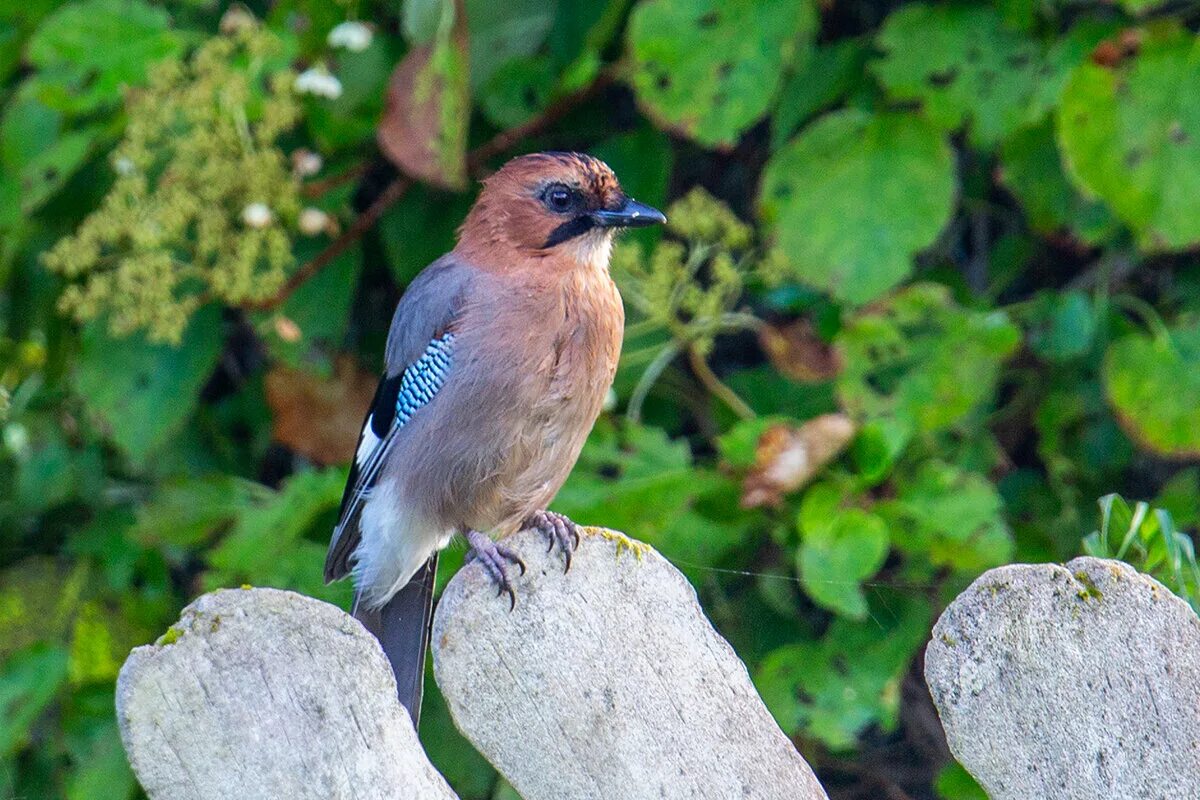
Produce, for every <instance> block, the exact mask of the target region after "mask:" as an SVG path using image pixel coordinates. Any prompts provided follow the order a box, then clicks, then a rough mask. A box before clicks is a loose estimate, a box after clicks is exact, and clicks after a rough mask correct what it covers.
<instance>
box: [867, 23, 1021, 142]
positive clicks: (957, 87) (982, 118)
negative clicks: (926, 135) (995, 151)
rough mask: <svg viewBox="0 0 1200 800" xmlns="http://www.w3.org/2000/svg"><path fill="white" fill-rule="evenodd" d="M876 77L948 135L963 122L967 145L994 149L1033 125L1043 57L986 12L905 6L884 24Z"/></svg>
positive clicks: (1015, 33)
mask: <svg viewBox="0 0 1200 800" xmlns="http://www.w3.org/2000/svg"><path fill="white" fill-rule="evenodd" d="M877 41H878V44H879V46H880V48H882V49H883V50H884V51H885V53H886V55H885V56H884V58H883V59H882V60H880V61H878V62H876V63H875V74H876V75H877V76H878V77H879V80H880V82H882V83H883V85H884V86H885V87H886V88H887V90H888V94H889V95H891V96H892V97H893V98H894V99H896V100H900V101H917V102H920V103H922V105H923V106H924V108H925V112H926V114H927V115H928V116H929V118H930V119H931V120H932V121H933V122H934V123H935V124H937V125H938V126H939V127H942V128H944V129H946V130H955V129H957V128H959V127H961V126H962V125H963V124H964V123H965V122H967V121H968V120H969V121H970V123H971V130H970V137H971V140H972V142H974V143H975V144H977V145H980V146H983V147H992V146H994V145H995V144H996V143H997V142H998V141H1000V139H1001V138H1003V137H1004V136H1006V135H1007V134H1009V133H1011V132H1012V131H1014V130H1016V129H1017V128H1019V127H1020V126H1021V125H1023V124H1025V123H1027V122H1029V121H1031V118H1032V117H1033V116H1034V114H1036V111H1037V105H1036V103H1035V95H1036V92H1037V87H1038V83H1039V80H1040V78H1041V77H1042V76H1041V74H1040V70H1041V68H1042V66H1043V59H1042V52H1041V50H1040V48H1039V47H1038V46H1037V44H1036V43H1035V42H1034V41H1033V40H1032V39H1030V38H1028V37H1027V36H1025V35H1024V34H1021V33H1019V32H1017V31H1014V30H1012V29H1010V28H1007V27H1005V25H1004V24H1003V23H1002V21H1001V19H1000V16H999V15H998V14H997V13H996V12H995V11H994V10H993V9H990V8H986V7H972V6H939V7H936V8H934V7H930V6H926V5H919V4H918V5H910V6H905V7H904V8H902V9H900V10H899V11H897V12H896V13H894V14H892V15H891V16H889V17H888V19H887V22H886V23H885V24H884V26H883V30H882V31H880V34H879V38H878V40H877Z"/></svg>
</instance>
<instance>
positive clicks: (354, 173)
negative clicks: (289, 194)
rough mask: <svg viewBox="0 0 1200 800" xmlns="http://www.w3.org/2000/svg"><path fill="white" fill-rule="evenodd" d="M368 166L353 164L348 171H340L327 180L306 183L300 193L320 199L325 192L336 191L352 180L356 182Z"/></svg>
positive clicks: (364, 163) (365, 164)
mask: <svg viewBox="0 0 1200 800" xmlns="http://www.w3.org/2000/svg"><path fill="white" fill-rule="evenodd" d="M368 166H369V165H368V164H367V162H365V161H364V162H363V163H361V164H355V165H354V166H352V167H350V168H349V169H345V170H342V171H341V172H339V173H338V174H336V175H330V176H329V177H327V178H321V179H320V180H319V181H313V182H312V183H306V184H304V187H303V189H302V190H301V191H302V192H303V194H304V196H305V197H309V198H312V197H320V196H321V195H323V194H325V193H326V192H328V191H331V190H333V189H336V188H337V187H339V186H341V185H343V184H346V183H349V182H350V181H353V180H358V179H359V178H361V177H362V175H363V174H364V173H365V172H366V171H367V167H368Z"/></svg>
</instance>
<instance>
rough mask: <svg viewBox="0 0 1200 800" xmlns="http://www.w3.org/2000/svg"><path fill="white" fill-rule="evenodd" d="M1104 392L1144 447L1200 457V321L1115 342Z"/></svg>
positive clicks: (1107, 359) (1106, 362) (1106, 366)
mask: <svg viewBox="0 0 1200 800" xmlns="http://www.w3.org/2000/svg"><path fill="white" fill-rule="evenodd" d="M1104 390H1105V394H1106V395H1107V396H1108V401H1109V403H1110V404H1111V405H1112V407H1113V410H1114V411H1115V412H1116V414H1117V418H1118V419H1119V420H1120V422H1121V427H1122V428H1124V429H1125V431H1126V432H1127V433H1128V434H1129V435H1130V436H1131V437H1133V438H1134V439H1135V440H1136V441H1137V442H1138V443H1139V444H1140V445H1141V446H1142V447H1144V448H1147V449H1149V450H1153V451H1155V452H1157V453H1160V454H1162V455H1166V456H1173V457H1195V456H1197V455H1200V324H1190V325H1187V326H1185V327H1179V328H1175V329H1173V330H1171V331H1170V334H1169V336H1166V335H1163V336H1158V337H1151V336H1149V335H1147V334H1142V333H1134V334H1130V335H1128V336H1125V337H1123V338H1121V339H1119V340H1117V341H1116V342H1114V343H1113V344H1112V345H1111V346H1110V347H1109V349H1108V354H1107V355H1106V356H1105V359H1104Z"/></svg>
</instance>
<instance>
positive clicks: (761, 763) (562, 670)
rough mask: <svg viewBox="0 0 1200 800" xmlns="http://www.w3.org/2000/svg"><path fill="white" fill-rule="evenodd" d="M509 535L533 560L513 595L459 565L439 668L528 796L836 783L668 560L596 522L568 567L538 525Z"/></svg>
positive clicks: (686, 792) (490, 750) (548, 798)
mask: <svg viewBox="0 0 1200 800" xmlns="http://www.w3.org/2000/svg"><path fill="white" fill-rule="evenodd" d="M626 541H628V540H626ZM506 544H508V545H510V546H512V547H514V548H515V549H517V550H518V551H519V552H520V554H521V556H522V557H523V558H524V559H525V562H526V564H527V565H528V568H529V570H528V573H527V574H526V575H524V576H523V577H520V578H519V579H517V580H516V581H515V586H516V593H517V605H516V609H515V610H514V611H512V612H511V613H510V611H509V602H508V598H507V597H497V595H496V587H495V585H494V584H493V583H492V582H491V581H490V580H489V579H488V578H487V577H486V576H485V574H484V573H483V570H482V568H481V567H480V566H479V565H477V564H476V565H468V566H467V567H466V568H464V569H463V570H462V571H461V572H459V574H458V575H456V576H455V577H454V579H453V580H451V581H450V583H449V585H448V586H447V587H446V590H445V592H444V593H443V595H442V599H441V601H440V603H439V605H438V609H437V611H436V613H435V617H434V630H433V652H434V671H435V675H436V677H437V681H438V686H439V687H440V688H441V690H442V693H443V694H444V695H445V697H446V699H447V701H448V702H449V705H450V710H451V713H452V714H453V716H454V721H455V723H456V724H457V725H458V727H459V728H460V729H461V730H462V731H463V732H464V733H465V734H466V736H467V738H469V739H470V740H471V741H472V742H473V743H474V744H475V746H476V747H477V748H479V750H480V752H482V753H483V754H484V755H485V756H487V758H488V760H489V761H491V762H492V764H494V765H495V766H496V768H497V769H498V770H499V771H500V772H501V773H502V774H503V775H504V776H505V778H507V779H508V780H509V782H510V783H512V785H513V787H514V788H515V789H516V790H517V791H518V792H519V793H520V794H521V796H522V797H523V798H525V800H561V799H562V798H571V799H572V800H588V799H589V798H595V799H596V800H609V799H610V798H624V799H626V800H638V799H639V798H656V799H658V798H713V800H729V798H779V800H783V798H787V800H811V799H813V798H825V797H826V795H825V793H824V791H823V790H822V789H821V786H820V784H819V783H818V782H817V779H816V777H815V776H814V775H813V773H812V770H811V769H809V766H808V764H807V763H805V761H804V759H803V758H801V756H800V754H799V753H797V752H796V750H795V748H794V747H793V746H792V743H791V742H790V741H789V740H788V738H787V736H785V735H784V734H783V732H781V731H780V730H779V728H778V726H777V725H776V724H775V721H774V720H773V719H772V718H771V715H770V713H769V712H768V711H767V709H766V707H765V706H764V705H763V703H762V700H761V699H760V698H759V696H758V694H757V693H756V692H755V690H754V686H753V684H752V683H751V682H750V678H749V676H748V675H747V673H746V668H745V666H743V664H742V662H741V661H739V660H738V658H737V656H736V655H735V654H734V652H733V649H732V648H731V647H730V646H729V644H728V643H727V642H726V641H725V640H724V639H722V638H721V637H720V635H718V634H717V632H716V631H715V630H713V627H712V625H710V624H709V622H708V620H707V619H706V618H705V616H704V613H703V611H702V610H701V609H700V606H699V604H698V603H697V601H696V594H695V591H694V590H693V589H692V587H691V586H690V585H689V584H688V582H687V580H686V579H685V578H684V577H683V575H681V574H680V573H679V572H678V571H677V570H676V569H675V568H674V567H672V566H671V565H670V564H669V563H667V561H666V560H665V559H663V558H662V557H661V556H659V555H658V554H657V553H655V552H654V551H653V550H649V549H648V548H647V551H646V552H645V553H644V554H642V555H641V557H640V558H639V557H638V555H637V554H636V553H635V552H634V551H632V550H630V549H629V548H628V547H626V546H625V545H624V544H623V543H622V542H621V540H620V539H619V538H618V536H617V535H615V534H608V533H607V532H605V534H600V533H596V532H589V534H588V535H586V536H584V538H583V541H582V543H581V545H580V547H579V549H578V551H577V552H576V553H575V558H574V565H573V566H572V568H571V571H570V572H569V573H567V574H565V575H564V573H563V559H562V555H561V554H560V553H559V552H558V551H557V550H555V552H554V553H553V554H549V555H548V554H547V553H546V542H545V539H543V538H542V537H541V536H540V535H539V534H537V533H534V532H528V531H527V532H523V533H520V534H517V535H516V536H514V537H512V538H511V539H509V540H507V541H506ZM643 547H644V546H643ZM514 572H516V571H515V570H514Z"/></svg>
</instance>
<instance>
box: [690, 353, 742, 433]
mask: <svg viewBox="0 0 1200 800" xmlns="http://www.w3.org/2000/svg"><path fill="white" fill-rule="evenodd" d="M688 361H689V362H690V363H691V365H692V372H694V373H696V377H697V378H699V379H700V382H701V383H703V384H704V388H705V389H707V390H708V392H709V394H711V395H713V396H714V397H718V398H720V399H721V400H722V401H723V402H724V403H725V405H727V406H729V408H730V409H732V411H733V413H735V414H737V415H738V416H739V417H741V418H742V419H754V418H755V417H757V416H758V415H757V414H755V413H754V409H753V408H751V407H750V406H749V405H748V404H747V403H746V401H745V400H743V399H742V398H740V397H738V394H737V392H735V391H734V390H733V389H730V388H729V387H728V386H726V385H725V384H724V383H722V382H721V379H720V378H718V377H717V374H716V373H715V372H713V371H712V367H710V366H709V365H708V362H707V361H705V360H704V356H703V355H701V353H700V351H699V350H697V349H696V348H695V347H689V348H688Z"/></svg>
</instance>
